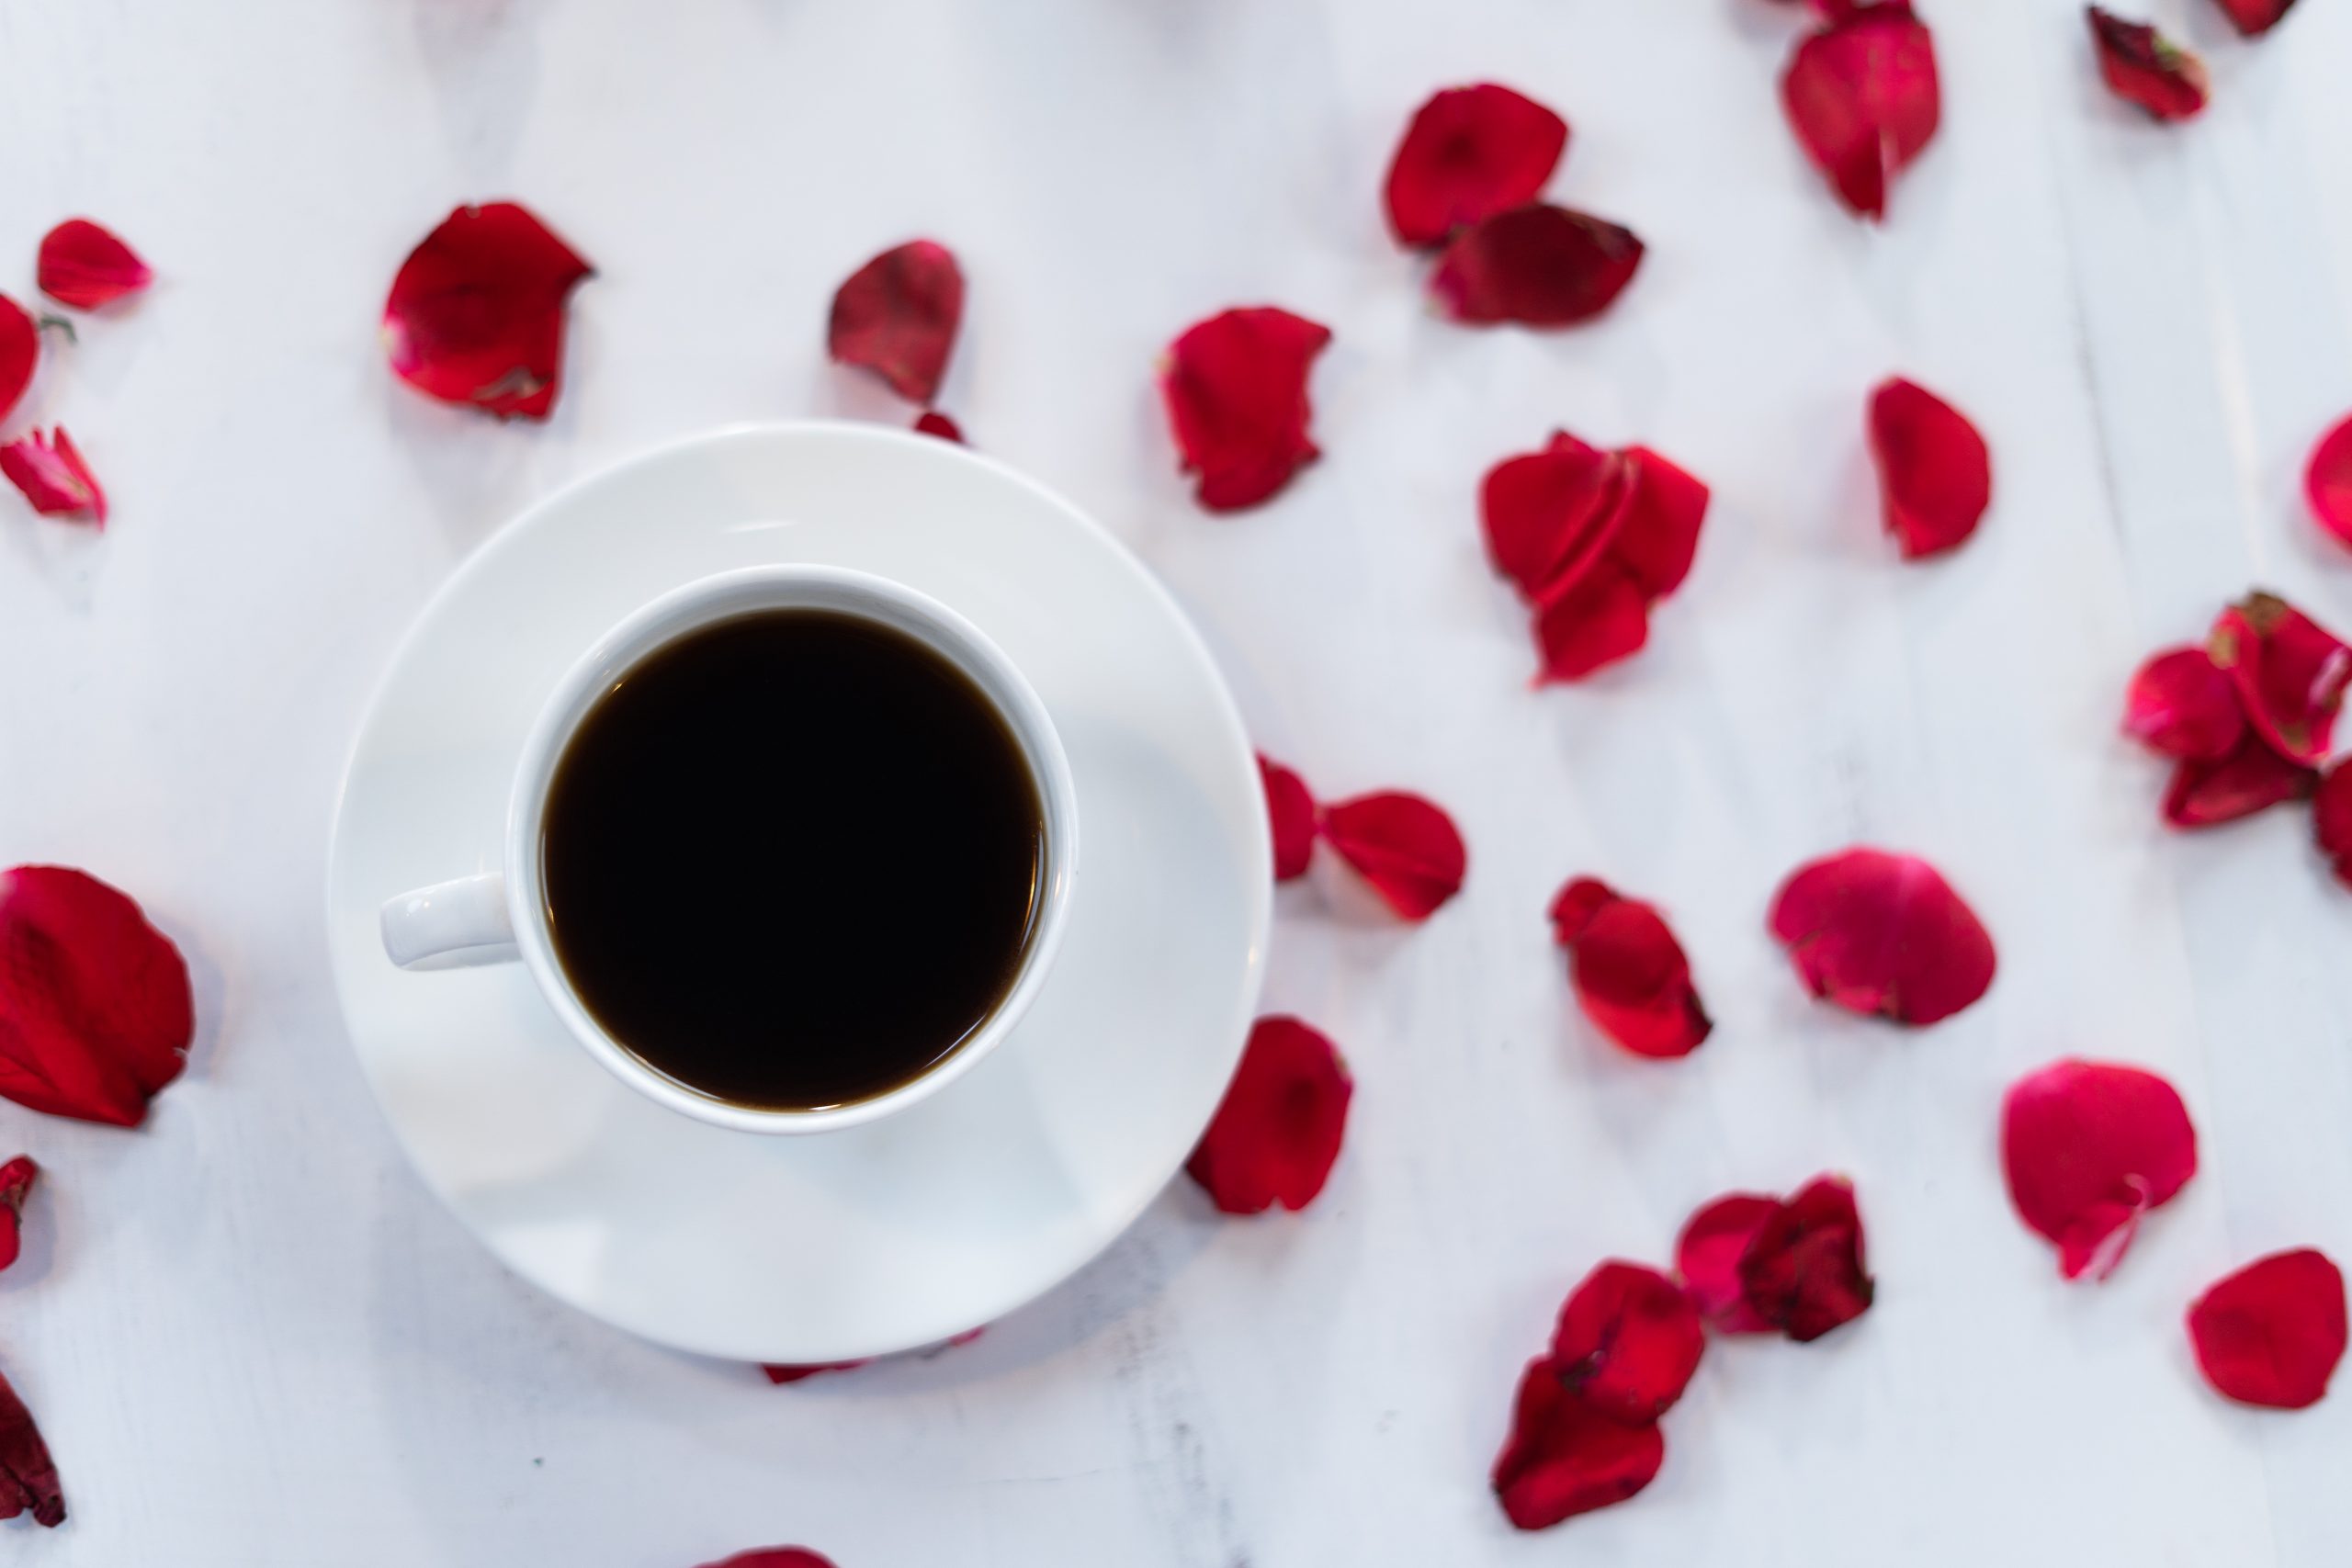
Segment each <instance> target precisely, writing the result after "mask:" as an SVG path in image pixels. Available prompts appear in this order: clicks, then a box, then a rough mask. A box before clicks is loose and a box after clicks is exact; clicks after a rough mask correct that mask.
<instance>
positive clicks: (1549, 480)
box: [1478, 430, 1695, 604]
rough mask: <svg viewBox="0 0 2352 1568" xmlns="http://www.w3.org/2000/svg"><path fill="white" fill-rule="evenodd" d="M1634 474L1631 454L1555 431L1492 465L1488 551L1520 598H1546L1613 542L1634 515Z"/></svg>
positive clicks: (1484, 506)
mask: <svg viewBox="0 0 2352 1568" xmlns="http://www.w3.org/2000/svg"><path fill="white" fill-rule="evenodd" d="M1678 472H1679V470H1678ZM1634 479H1635V473H1634V465H1633V464H1632V463H1631V462H1630V461H1628V460H1627V458H1626V457H1621V456H1619V455H1618V454H1616V453H1613V452H1603V451H1601V450H1600V449H1599V448H1598V447H1594V446H1587V445H1586V444H1585V443H1584V442H1582V441H1579V440H1577V438H1576V437H1575V436H1573V435H1570V434H1568V433H1567V432H1566V431H1565V430H1558V431H1554V432H1553V433H1552V439H1551V440H1550V442H1549V443H1547V444H1546V445H1545V446H1544V449H1543V450H1542V451H1540V452H1524V453H1521V454H1520V455H1518V456H1516V457H1506V458H1504V459H1503V460H1502V461H1501V462H1499V463H1498V464H1496V465H1495V466H1494V467H1493V468H1490V469H1488V470H1487V477H1486V479H1485V480H1484V481H1483V482H1482V483H1481V484H1480V486H1479V489H1478V519H1479V525H1480V526H1481V527H1482V528H1483V529H1484V531H1485V533H1486V538H1487V558H1488V559H1489V560H1491V561H1493V562H1494V566H1495V570H1497V571H1498V572H1500V573H1501V574H1502V575H1503V576H1505V577H1507V578H1509V579H1510V581H1511V582H1512V583H1513V585H1514V586H1516V587H1517V588H1518V589H1519V592H1520V596H1521V598H1523V599H1525V600H1527V601H1528V602H1529V603H1531V604H1541V603H1542V602H1543V601H1544V599H1545V598H1546V597H1547V596H1549V595H1550V594H1552V593H1553V592H1555V590H1556V589H1557V588H1558V587H1559V586H1560V585H1562V584H1564V583H1573V582H1575V581H1577V580H1578V579H1580V578H1582V577H1583V576H1584V575H1585V573H1586V572H1588V571H1589V570H1591V569H1592V567H1593V565H1594V564H1595V563H1596V562H1598V561H1599V560H1600V558H1602V557H1603V556H1604V555H1606V554H1607V553H1608V552H1609V550H1610V548H1611V546H1613V545H1614V544H1615V542H1616V539H1617V536H1618V535H1619V534H1620V533H1621V532H1622V531H1623V527H1624V525H1625V523H1626V521H1627V519H1628V518H1629V517H1630V516H1631V514H1632V509H1631V507H1630V505H1629V504H1628V502H1629V501H1630V491H1631V489H1632V487H1633V484H1634ZM1694 547H1695V539H1694Z"/></svg>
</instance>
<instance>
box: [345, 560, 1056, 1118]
mask: <svg viewBox="0 0 2352 1568" xmlns="http://www.w3.org/2000/svg"><path fill="white" fill-rule="evenodd" d="M767 610H823V611H830V612H831V613H833V614H836V615H855V616H858V617H860V618H862V619H865V620H869V621H875V622H878V623H880V624H881V625H883V626H889V627H892V628H894V629H895V630H898V631H899V632H903V633H905V634H907V635H909V636H910V637H915V638H916V639H917V640H919V641H921V642H922V643H923V644H924V646H926V647H928V648H930V649H932V650H933V652H935V653H937V654H939V655H940V656H941V657H943V658H944V659H946V660H948V661H949V662H951V663H953V664H954V665H955V666H956V668H957V669H958V670H960V671H963V672H964V674H965V675H966V676H967V677H968V678H969V679H970V680H971V681H972V682H973V683H974V684H975V685H977V686H978V688H979V689H980V691H981V692H982V693H983V694H986V695H987V697H988V698H989V701H990V702H991V703H993V704H994V705H995V706H996V708H997V711H998V713H999V714H1000V715H1001V716H1002V717H1003V719H1004V721H1005V723H1006V725H1007V727H1008V728H1010V729H1011V730H1012V734H1013V737H1014V739H1016V740H1018V741H1019V743H1020V746H1021V750H1022V755H1023V758H1024V760H1025V761H1027V763H1028V766H1029V773H1030V776H1031V777H1032V779H1034V780H1035V783H1036V785H1037V794H1038V797H1039V800H1040V801H1041V803H1042V804H1043V807H1044V818H1045V852H1044V856H1043V864H1042V870H1041V873H1040V874H1039V877H1038V886H1037V894H1036V897H1037V910H1036V915H1035V919H1034V921H1033V924H1032V927H1031V931H1030V937H1029V942H1028V945H1027V948H1026V949H1025V951H1024V952H1023V957H1022V965H1021V970H1020V973H1019V974H1018V975H1017V976H1015V977H1014V979H1013V983H1012V986H1011V987H1009V988H1008V989H1007V990H1006V992H1005V995H1004V997H1003V999H1002V1000H1001V1001H999V1002H998V1004H997V1006H996V1010H995V1011H994V1012H993V1013H991V1014H990V1015H989V1019H988V1020H987V1021H986V1022H984V1023H983V1024H982V1025H981V1026H980V1027H979V1028H978V1029H977V1030H975V1031H974V1032H972V1033H971V1034H970V1035H968V1036H967V1038H966V1039H965V1041H964V1042H963V1043H962V1044H961V1045H959V1046H958V1047H956V1049H955V1050H954V1051H952V1052H950V1053H948V1054H947V1055H945V1056H944V1057H943V1058H941V1060H939V1061H938V1062H937V1063H935V1064H933V1066H931V1067H929V1068H927V1069H926V1070H925V1071H924V1072H923V1073H922V1075H921V1076H919V1077H915V1078H912V1079H910V1080H909V1081H908V1082H906V1083H903V1084H900V1085H899V1086H898V1087H897V1088H895V1089H890V1090H888V1091H887V1092H885V1093H882V1094H878V1095H876V1096H874V1097H873V1098H871V1099H867V1100H854V1101H852V1102H850V1103H848V1104H844V1105H838V1106H828V1107H824V1108H821V1109H817V1110H807V1111H802V1110H774V1109H764V1108H761V1107H756V1106H746V1105H738V1104H734V1103H731V1102H729V1101H727V1100H719V1099H717V1098H715V1097H713V1096H711V1095H707V1094H704V1093H702V1092H700V1091H699V1090H697V1089H693V1088H691V1087H689V1086H687V1085H685V1084H683V1083H680V1082H679V1081H678V1080H676V1079H675V1078H673V1077H669V1076H668V1075H666V1074H664V1073H662V1072H659V1071H657V1070H656V1069H654V1068H653V1067H652V1066H649V1065H648V1064H647V1063H646V1062H645V1061H644V1060H643V1059H642V1058H640V1057H639V1056H638V1055H636V1053H634V1052H632V1051H630V1050H629V1049H628V1047H627V1046H625V1045H624V1044H622V1043H620V1042H619V1041H618V1040H616V1039H615V1038H614V1037H613V1036H612V1035H611V1034H609V1033H608V1032H606V1031H605V1029H604V1027H603V1026H602V1025H600V1024H599V1023H598V1022H597V1021H596V1020H595V1018H594V1016H593V1015H592V1014H591V1013H590V1012H589V1010H588V1009H587V1007H586V1006H585V1005H584V1004H583V1003H582V1001H581V999H580V998H579V996H578V994H577V993H576V992H575V991H574V989H573V988H572V986H571V981H570V980H569V979H567V978H566V977H565V976H564V973H563V966H562V965H561V964H560V963H558V962H557V959H556V953H555V942H554V935H553V932H552V931H550V929H549V926H548V902H547V894H546V882H545V875H544V871H545V868H544V866H543V865H542V863H541V861H542V855H541V820H540V818H541V814H542V812H543V811H544V809H545V807H546V805H547V797H548V784H549V783H550V781H551V780H552V779H553V778H554V776H555V771H556V765H557V763H558V762H559V761H560V760H561V758H562V756H563V752H564V748H565V746H566V745H567V744H568V743H569V742H570V740H571V734H572V731H573V729H574V728H576V727H577V726H578V725H579V723H580V721H581V720H582V718H583V717H585V716H587V714H588V712H589V710H591V709H592V708H594V706H595V705H596V704H597V702H598V701H599V700H600V699H601V698H603V697H604V695H605V694H606V693H607V692H609V691H611V690H612V688H613V686H614V684H615V683H616V682H617V681H618V680H619V679H620V678H621V677H622V676H623V675H625V674H626V673H627V672H628V671H629V670H630V669H631V668H633V667H634V666H636V665H637V664H638V663H639V661H641V660H644V659H645V658H646V657H647V656H648V655H650V654H651V653H652V652H654V651H655V650H656V649H660V648H662V646H664V645H665V644H668V643H670V642H672V641H674V640H675V639H676V638H678V637H681V636H684V634H685V633H688V632H691V631H694V630H695V629H696V628H698V627H702V626H709V625H711V624H712V623H713V622H717V621H723V620H728V619H731V618H733V617H735V616H739V615H752V614H756V613H759V612H761V611H767ZM503 859H504V867H503V870H501V871H494V872H485V873H481V874H477V875H473V876H466V877H459V878H458V879H457V880H456V881H453V882H444V883H440V884H438V885H436V886H431V887H421V888H418V889H416V890H415V891H414V892H411V893H403V894H401V896H400V897H397V898H393V899H391V900H390V902H388V903H386V904H385V906H384V908H383V934H384V952H385V953H386V954H387V955H388V956H389V957H390V959H391V961H392V962H393V963H395V964H399V965H401V967H402V968H409V967H413V966H415V965H420V964H427V963H428V962H433V961H438V963H439V964H442V965H448V964H480V963H497V962H512V961H515V960H519V961H520V962H521V963H522V964H523V965H524V966H525V967H526V968H527V969H528V970H529V971H530V972H531V977H532V979H533V980H535V981H536V982H537V984H538V987H539V990H540V991H541V993H542V994H544V995H545V996H546V998H547V1000H548V1006H549V1007H551V1008H553V1009H554V1010H555V1012H556V1016H557V1017H559V1018H560V1019H561V1020H562V1021H563V1022H564V1025H565V1027H566V1028H568V1029H570V1030H571V1032H572V1034H573V1036H574V1037H575V1038H577V1039H578V1040H579V1042H580V1043H581V1044H582V1046H584V1047H585V1048H586V1049H587V1051H588V1054H589V1055H591V1056H594V1058H595V1059H596V1060H597V1061H598V1062H599V1063H600V1064H602V1065H603V1066H605V1068H606V1069H607V1070H608V1071H610V1072H611V1073H612V1074H613V1075H614V1076H615V1077H618V1078H619V1079H620V1080H621V1081H622V1082H623V1083H626V1084H628V1086H629V1087H630V1088H631V1089H636V1090H637V1091H638V1092H639V1093H640V1094H643V1095H645V1096H646V1097H647V1098H649V1099H650V1100H654V1101H655V1102H656V1103H658V1104H661V1105H664V1106H667V1107H668V1108H669V1109H671V1110H673V1111H679V1112H681V1113H683V1114H684V1115H687V1116H692V1117H695V1118H696V1119H698V1120H700V1121H704V1122H711V1123H713V1124H714V1125H717V1126H720V1127H729V1128H733V1129H736V1130H737V1131H740V1132H746V1133H822V1132H831V1131H833V1130H835V1129H837V1128H842V1127H854V1126H857V1125H859V1124H860V1123H863V1122H873V1121H876V1120H877V1119H879V1118H881V1117H884V1116H888V1115H889V1114H891V1113H892V1112H893V1111H901V1110H904V1109H905V1108H906V1107H908V1106H910V1105H912V1104H914V1103H915V1102H916V1101H918V1100H923V1099H926V1098H928V1097H929V1096H931V1095H933V1094H935V1093H937V1092H938V1091H939V1090H940V1089H944V1088H945V1087H946V1086H947V1085H949V1084H951V1083H953V1082H954V1081H955V1080H956V1079H957V1078H959V1077H963V1076H964V1075H965V1074H966V1073H967V1072H970V1071H971V1070H972V1069H973V1068H974V1067H975V1066H978V1065H979V1063H980V1061H981V1059H982V1058H983V1057H985V1056H987V1055H988V1054H989V1052H991V1051H993V1050H995V1049H996V1047H997V1046H998V1045H999V1044H1001V1043H1003V1041H1004V1038H1005V1036H1006V1035H1007V1034H1009V1033H1011V1032H1012V1028H1013V1026H1014V1025H1015V1024H1016V1023H1018V1022H1019V1021H1020V1020H1021V1015H1022V1014H1023V1012H1025V1011H1026V1010H1028V1008H1029V1005H1030V1004H1031V1003H1032V1002H1033V1001H1035V999H1036V997H1037V993H1038V991H1039V990H1040V989H1042V988H1043V987H1044V985H1045V982H1046V971H1047V970H1048V969H1049V968H1050V967H1051V966H1052V964H1053V959H1054V953H1055V952H1056V950H1057V948H1058V947H1059V946H1060V945H1061V940H1062V933H1063V931H1064V928H1065V927H1066V926H1067V925H1068V923H1069V897H1070V885H1071V878H1072V876H1073V874H1075V872H1076V871H1077V868H1078V799H1077V791H1076V789H1075V788H1074V787H1073V785H1072V784H1071V782H1070V773H1069V759H1068V758H1067V757H1065V756H1064V755H1063V753H1062V744H1061V738H1060V737H1059V736H1058V735H1057V734H1056V733H1055V731H1054V725H1053V720H1052V719H1051V718H1050V717H1048V716H1047V715H1046V706H1045V704H1043V703H1042V702H1040V701H1039V700H1038V698H1037V694H1036V693H1035V691H1034V690H1032V689H1031V688H1030V685H1029V682H1027V681H1026V680H1025V679H1023V677H1022V674H1021V672H1020V671H1018V670H1017V669H1015V668H1014V667H1013V665H1012V661H1011V660H1008V659H1006V658H1005V656H1004V654H1003V653H1002V652H1001V650H1000V649H998V648H997V646H996V645H995V644H994V643H992V642H990V641H989V639H988V638H987V637H984V636H982V635H981V633H980V631H979V629H978V627H976V626H973V625H972V624H971V623H970V622H969V621H967V620H966V619H964V617H963V616H961V615H957V614H956V612H954V611H953V610H950V609H948V608H947V607H946V606H945V605H944V604H940V603H938V602H937V601H936V600H933V599H931V598H928V597H926V596H924V595H923V594H921V593H918V592H915V591H914V590H912V589H910V588H906V587H902V586H900V585H899V584H898V583H895V582H891V581H888V580H887V579H884V578H879V577H875V576H871V575H869V574H867V573H865V572H859V571H845V570H839V569H837V568H832V567H817V566H768V567H749V568H745V569H743V570H739V571H730V572H724V573H721V574H720V575H718V576H717V577H709V578H705V579H704V580H702V581H699V582H693V583H689V584H687V585H686V586H685V587H684V588H680V589H678V590H676V591H675V592H671V593H667V594H664V595H663V596H662V597H661V598H659V599H656V600H654V601H653V602H652V603H651V604H648V605H646V606H645V607H644V608H643V609H641V610H639V611H638V612H637V613H636V614H635V615H631V616H629V617H628V619H627V620H625V621H623V622H622V623H621V624H620V625H619V626H616V627H614V628H613V630H612V631H610V632H609V633H607V634H606V635H605V637H604V638H603V640H601V641H600V642H598V643H597V644H596V645H595V646H594V648H592V649H589V650H588V651H587V652H586V653H585V654H583V655H582V657H581V659H580V661H579V662H578V663H576V664H575V665H573V666H572V668H571V671H569V672H568V673H567V674H566V675H565V676H564V677H563V679H562V680H561V681H560V682H558V683H557V686H556V689H555V692H554V694H552V695H550V696H549V697H548V701H547V705H546V706H545V707H544V708H542V709H541V710H540V713H539V717H538V720H537V723H535V724H534V725H533V726H532V728H531V734H530V738H529V739H528V740H526V742H525V743H524V746H523V756H522V760H521V761H520V762H519V763H518V764H517V765H516V767H515V786H514V790H513V793H512V794H511V795H510V796H509V797H508V804H507V808H506V844H505V852H504V856H503ZM909 918H910V919H918V918H920V914H919V912H917V911H910V916H909Z"/></svg>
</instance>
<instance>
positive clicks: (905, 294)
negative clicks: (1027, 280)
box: [825, 240, 964, 403]
mask: <svg viewBox="0 0 2352 1568" xmlns="http://www.w3.org/2000/svg"><path fill="white" fill-rule="evenodd" d="M963 321H964V269H963V268H962V267H960V266H957V265H956V253H955V252H953V251H951V250H949V249H948V248H947V247H946V246H945V245H943V244H941V243H938V242H937V241H936V240H910V241H908V242H907V243H905V244H903V245H893V246H892V247H891V248H890V249H888V250H887V251H884V252H883V253H882V254H880V255H878V256H876V257H875V258H874V259H873V260H872V261H869V262H867V263H866V264H865V265H864V266H861V267H859V268H858V269H857V270H856V271H855V272H854V273H851V274H850V275H849V278H848V280H847V281H846V282H844V283H843V284H842V286H841V288H839V289H838V290H837V291H836V292H835V293H834V295H833V310H832V316H831V320H830V321H828V322H827V324H826V329H825V348H826V352H827V353H829V354H831V355H832V357H833V358H834V360H835V361H836V362H838V363H840V364H842V365H854V366H857V367H860V368H861V369H865V370H870V371H872V372H873V373H874V374H875V375H876V376H879V377H880V378H882V379H883V380H884V382H886V383H887V384H888V386H889V388H890V389H891V390H892V391H894V392H896V393H898V394H899V396H900V397H902V398H904V399H906V400H907V401H909V402H910V403H928V402H930V401H931V400H933V398H936V397H937V396H938V395H939V383H940V381H941V379H942V378H944V377H945V376H946V374H947V355H948V354H949V353H950V352H951V351H953V350H954V348H955V346H956V329H957V328H958V327H960V326H962V325H963Z"/></svg>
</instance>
